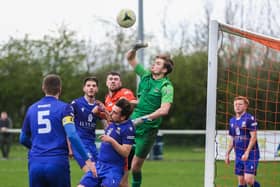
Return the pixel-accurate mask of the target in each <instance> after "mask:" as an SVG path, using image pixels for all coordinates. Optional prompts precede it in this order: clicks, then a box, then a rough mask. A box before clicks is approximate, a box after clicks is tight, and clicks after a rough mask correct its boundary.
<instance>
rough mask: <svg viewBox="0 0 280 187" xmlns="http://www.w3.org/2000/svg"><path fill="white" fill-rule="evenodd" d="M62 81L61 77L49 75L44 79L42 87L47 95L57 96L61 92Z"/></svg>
mask: <svg viewBox="0 0 280 187" xmlns="http://www.w3.org/2000/svg"><path fill="white" fill-rule="evenodd" d="M61 85H62V81H61V78H60V76H59V75H55V74H49V75H47V76H45V77H44V79H43V83H42V87H43V90H44V92H45V94H48V95H57V94H58V93H60V91H61Z"/></svg>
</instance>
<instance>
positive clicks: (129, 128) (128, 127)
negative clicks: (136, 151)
mask: <svg viewBox="0 0 280 187" xmlns="http://www.w3.org/2000/svg"><path fill="white" fill-rule="evenodd" d="M121 126H122V129H123V130H124V131H126V132H127V131H129V132H134V131H135V127H134V125H133V122H132V120H131V119H128V120H126V121H125V122H124V123H122V125H121Z"/></svg>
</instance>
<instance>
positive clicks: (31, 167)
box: [28, 160, 47, 187]
mask: <svg viewBox="0 0 280 187" xmlns="http://www.w3.org/2000/svg"><path fill="white" fill-rule="evenodd" d="M45 165H46V164H41V163H38V162H35V161H34V160H31V161H29V163H28V173H29V186H30V187H36V186H46V185H47V182H46V181H45V178H44V166H45Z"/></svg>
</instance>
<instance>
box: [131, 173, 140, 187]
mask: <svg viewBox="0 0 280 187" xmlns="http://www.w3.org/2000/svg"><path fill="white" fill-rule="evenodd" d="M141 181H142V173H141V171H140V172H132V187H140V186H141Z"/></svg>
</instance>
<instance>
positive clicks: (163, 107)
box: [146, 103, 171, 120]
mask: <svg viewBox="0 0 280 187" xmlns="http://www.w3.org/2000/svg"><path fill="white" fill-rule="evenodd" d="M170 108H171V103H162V104H161V106H160V108H159V109H157V110H156V111H154V112H153V113H151V114H149V115H147V116H146V117H147V118H148V119H150V120H154V119H157V118H159V117H162V116H165V115H167V114H168V113H169V110H170Z"/></svg>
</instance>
